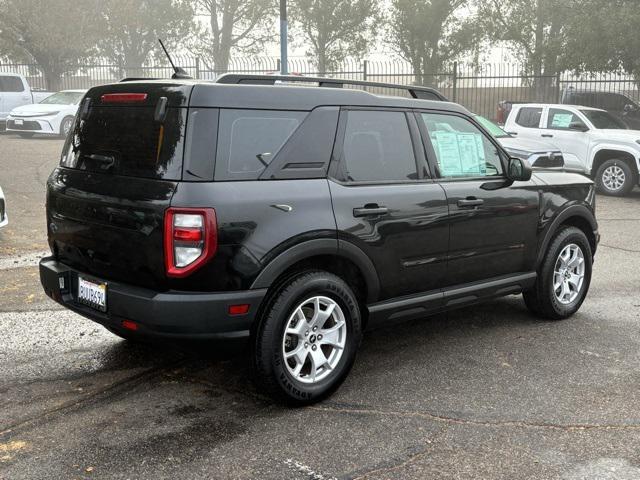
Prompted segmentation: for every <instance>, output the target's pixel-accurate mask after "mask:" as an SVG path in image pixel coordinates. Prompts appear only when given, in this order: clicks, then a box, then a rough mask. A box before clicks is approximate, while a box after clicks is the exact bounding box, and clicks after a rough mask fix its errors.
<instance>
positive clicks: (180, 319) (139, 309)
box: [40, 257, 267, 340]
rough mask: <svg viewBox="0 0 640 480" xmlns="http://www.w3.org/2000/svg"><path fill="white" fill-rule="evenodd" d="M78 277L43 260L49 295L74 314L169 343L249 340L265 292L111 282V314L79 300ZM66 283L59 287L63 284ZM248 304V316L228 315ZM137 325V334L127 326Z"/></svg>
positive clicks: (60, 265) (42, 277) (51, 260)
mask: <svg viewBox="0 0 640 480" xmlns="http://www.w3.org/2000/svg"><path fill="white" fill-rule="evenodd" d="M78 273H80V274H81V275H82V276H83V277H86V278H89V279H93V280H97V281H105V280H103V279H100V278H96V277H94V276H91V275H85V274H83V273H82V272H78V271H76V270H74V269H72V268H70V267H68V266H67V265H64V264H63V263H60V262H58V261H56V260H55V259H54V258H53V257H47V258H43V259H42V260H41V261H40V281H41V283H42V286H43V288H44V290H45V293H46V294H47V295H48V296H49V297H51V298H52V299H53V300H55V301H56V302H58V303H59V304H61V305H63V306H64V307H66V308H68V309H69V310H73V311H74V312H76V313H78V314H80V315H82V316H84V317H86V318H88V319H90V320H93V321H95V322H97V323H100V324H101V325H104V326H105V327H107V328H109V329H111V330H116V331H127V332H128V333H129V334H136V335H140V336H143V337H157V338H167V339H185V340H188V339H235V338H245V337H248V336H249V331H250V329H251V325H252V323H253V320H254V319H255V317H256V313H257V311H258V308H259V306H260V303H261V302H262V299H263V298H264V296H265V295H266V293H267V290H266V289H259V290H245V291H239V292H220V293H208V292H207V293H200V292H177V291H168V292H162V293H160V292H156V291H153V290H148V289H144V288H140V287H136V286H132V285H127V284H123V283H119V282H111V281H106V283H107V311H106V312H100V311H98V310H94V309H92V308H90V307H88V306H85V305H83V304H81V303H78V302H77V301H76V298H77V285H78ZM61 278H63V279H64V288H61V281H60V279H61ZM240 304H248V305H249V311H248V313H246V314H244V315H229V313H228V311H229V306H230V305H240ZM125 320H128V321H132V322H135V324H136V325H137V329H136V330H135V331H131V330H126V329H124V327H123V321H125Z"/></svg>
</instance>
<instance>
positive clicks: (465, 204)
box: [458, 197, 484, 208]
mask: <svg viewBox="0 0 640 480" xmlns="http://www.w3.org/2000/svg"><path fill="white" fill-rule="evenodd" d="M482 205H484V200H482V199H481V198H476V197H467V198H464V199H462V200H458V207H459V208H475V207H481V206H482Z"/></svg>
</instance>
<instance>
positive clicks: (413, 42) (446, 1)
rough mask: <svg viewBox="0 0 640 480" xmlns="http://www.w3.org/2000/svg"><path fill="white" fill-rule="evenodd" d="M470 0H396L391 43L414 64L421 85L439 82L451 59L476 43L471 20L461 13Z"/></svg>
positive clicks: (393, 10)
mask: <svg viewBox="0 0 640 480" xmlns="http://www.w3.org/2000/svg"><path fill="white" fill-rule="evenodd" d="M466 5H467V0H393V2H392V4H391V15H390V18H389V21H388V29H389V40H388V41H389V43H390V44H391V46H392V47H393V48H394V49H395V50H396V51H397V52H398V53H399V54H400V55H401V56H402V57H403V58H404V59H405V60H407V61H408V62H410V63H411V66H412V67H413V72H414V76H415V82H416V84H418V85H431V84H434V83H435V80H436V77H435V75H434V74H436V73H441V72H442V69H443V67H444V66H445V64H446V63H447V61H449V60H451V59H454V58H456V57H457V56H459V55H460V54H461V53H463V52H465V51H467V50H469V49H470V48H471V47H472V46H473V45H474V39H475V37H476V30H475V28H474V27H473V22H472V20H471V19H467V20H462V19H461V18H460V16H458V13H459V12H460V10H461V9H462V7H464V6H466Z"/></svg>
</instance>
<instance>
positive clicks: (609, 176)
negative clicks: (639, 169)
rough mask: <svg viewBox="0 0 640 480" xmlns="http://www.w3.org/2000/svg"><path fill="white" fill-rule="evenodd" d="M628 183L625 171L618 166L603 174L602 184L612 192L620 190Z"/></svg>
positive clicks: (611, 167) (608, 169)
mask: <svg viewBox="0 0 640 480" xmlns="http://www.w3.org/2000/svg"><path fill="white" fill-rule="evenodd" d="M625 181H626V175H625V173H624V170H623V169H622V168H620V167H619V166H618V165H611V166H610V167H608V168H606V169H605V170H604V172H602V184H603V185H604V186H605V187H606V188H607V189H608V190H611V191H612V192H615V191H618V190H620V189H621V188H622V187H623V186H624V183H625Z"/></svg>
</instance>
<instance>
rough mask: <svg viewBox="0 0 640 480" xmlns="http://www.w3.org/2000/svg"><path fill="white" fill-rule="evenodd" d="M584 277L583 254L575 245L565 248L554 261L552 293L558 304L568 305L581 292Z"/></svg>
mask: <svg viewBox="0 0 640 480" xmlns="http://www.w3.org/2000/svg"><path fill="white" fill-rule="evenodd" d="M584 275H585V262H584V253H583V252H582V249H581V248H580V247H579V246H578V245H576V244H575V243H571V244H569V245H567V246H565V247H564V248H563V249H562V251H561V252H560V255H558V259H557V260H556V264H555V268H554V273H553V292H554V294H555V296H556V299H557V300H558V302H560V303H561V304H563V305H569V304H570V303H572V302H573V301H575V300H576V298H578V295H580V292H581V291H582V286H583V284H584Z"/></svg>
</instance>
